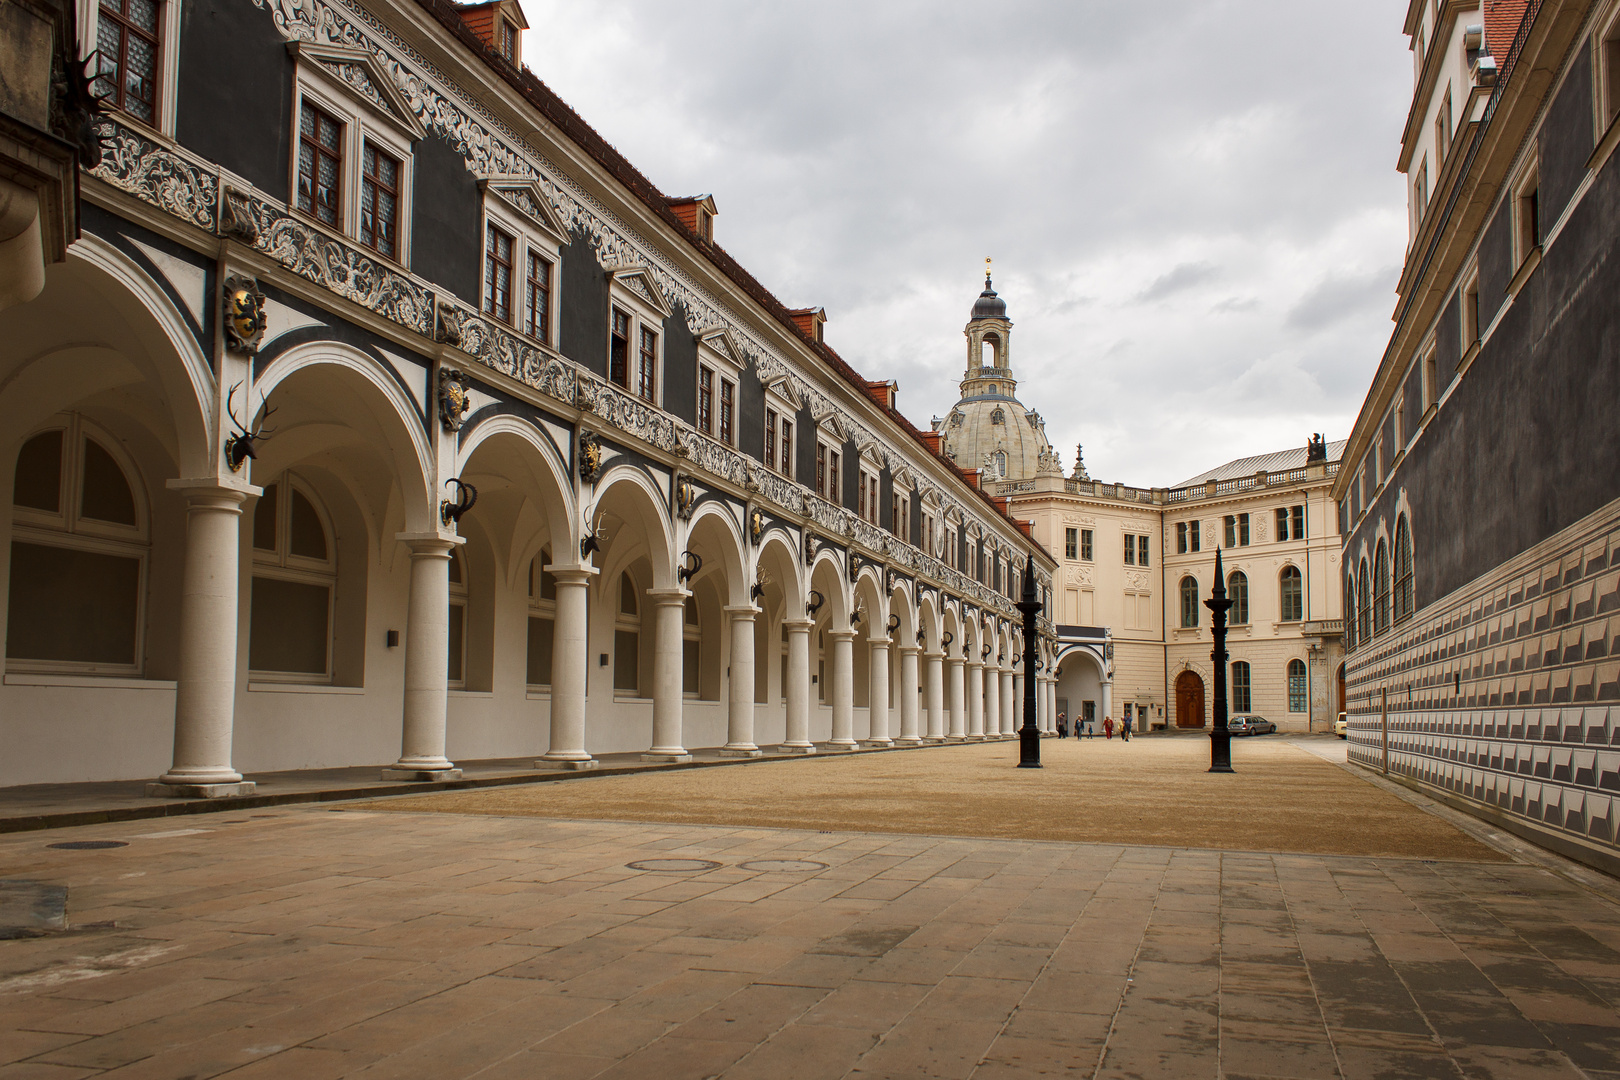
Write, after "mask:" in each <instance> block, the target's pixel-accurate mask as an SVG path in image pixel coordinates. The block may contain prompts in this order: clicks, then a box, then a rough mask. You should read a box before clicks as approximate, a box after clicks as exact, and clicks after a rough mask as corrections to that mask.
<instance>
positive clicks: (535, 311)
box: [524, 251, 551, 344]
mask: <svg viewBox="0 0 1620 1080" xmlns="http://www.w3.org/2000/svg"><path fill="white" fill-rule="evenodd" d="M525 288H526V290H527V292H526V294H525V295H526V297H527V307H528V312H527V318H526V319H525V320H524V321H525V322H526V323H527V324H528V326H527V329H528V331H529V336H531V337H536V338H539V339H540V340H541V341H544V342H546V343H548V344H549V343H550V342H551V261H550V260H549V259H542V258H541V257H540V256H539V255H536V254H535V253H534V252H532V251H531V252H529V279H528V282H527V284H526V285H525Z"/></svg>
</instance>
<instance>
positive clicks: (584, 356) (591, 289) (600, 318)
mask: <svg viewBox="0 0 1620 1080" xmlns="http://www.w3.org/2000/svg"><path fill="white" fill-rule="evenodd" d="M557 278H558V288H560V289H561V290H562V294H561V295H560V296H559V297H558V298H557V300H558V304H559V308H560V310H559V316H560V317H559V318H558V320H557V332H558V333H557V347H558V348H559V349H560V350H561V351H562V354H563V355H564V356H566V357H568V359H570V360H572V361H573V362H574V363H576V364H583V365H584V366H585V367H586V368H587V369H588V370H590V371H594V372H595V373H596V374H598V375H601V376H604V377H606V375H607V348H608V277H607V272H606V271H604V270H603V269H602V264H601V263H599V262H597V261H596V252H595V251H593V250H592V249H591V241H590V238H589V237H588V236H586V235H585V234H584V233H582V232H575V233H574V239H573V242H572V243H570V244H569V245H568V246H567V247H565V248H563V249H562V269H561V270H560V271H559V272H558V274H557Z"/></svg>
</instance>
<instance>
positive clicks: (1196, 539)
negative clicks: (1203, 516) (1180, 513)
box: [1187, 521, 1203, 551]
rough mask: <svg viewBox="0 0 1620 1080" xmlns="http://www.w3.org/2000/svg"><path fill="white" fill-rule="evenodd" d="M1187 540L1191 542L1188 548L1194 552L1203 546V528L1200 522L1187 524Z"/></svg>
mask: <svg viewBox="0 0 1620 1080" xmlns="http://www.w3.org/2000/svg"><path fill="white" fill-rule="evenodd" d="M1187 540H1188V541H1189V543H1188V545H1187V546H1188V547H1189V548H1190V549H1192V550H1193V551H1197V550H1198V549H1199V548H1200V547H1202V546H1203V527H1202V526H1200V525H1199V524H1198V522H1196V521H1189V522H1187Z"/></svg>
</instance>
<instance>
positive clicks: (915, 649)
mask: <svg viewBox="0 0 1620 1080" xmlns="http://www.w3.org/2000/svg"><path fill="white" fill-rule="evenodd" d="M895 650H896V651H897V652H899V653H900V654H901V655H902V656H903V655H905V654H906V653H920V652H922V651H923V650H922V646H921V645H896V646H895Z"/></svg>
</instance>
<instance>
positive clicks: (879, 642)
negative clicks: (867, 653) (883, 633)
mask: <svg viewBox="0 0 1620 1080" xmlns="http://www.w3.org/2000/svg"><path fill="white" fill-rule="evenodd" d="M866 643H867V644H868V645H870V646H872V648H874V649H887V648H888V647H889V646H890V645H892V644H893V642H891V641H890V640H889V639H888V638H887V637H869V638H867V639H866Z"/></svg>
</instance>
